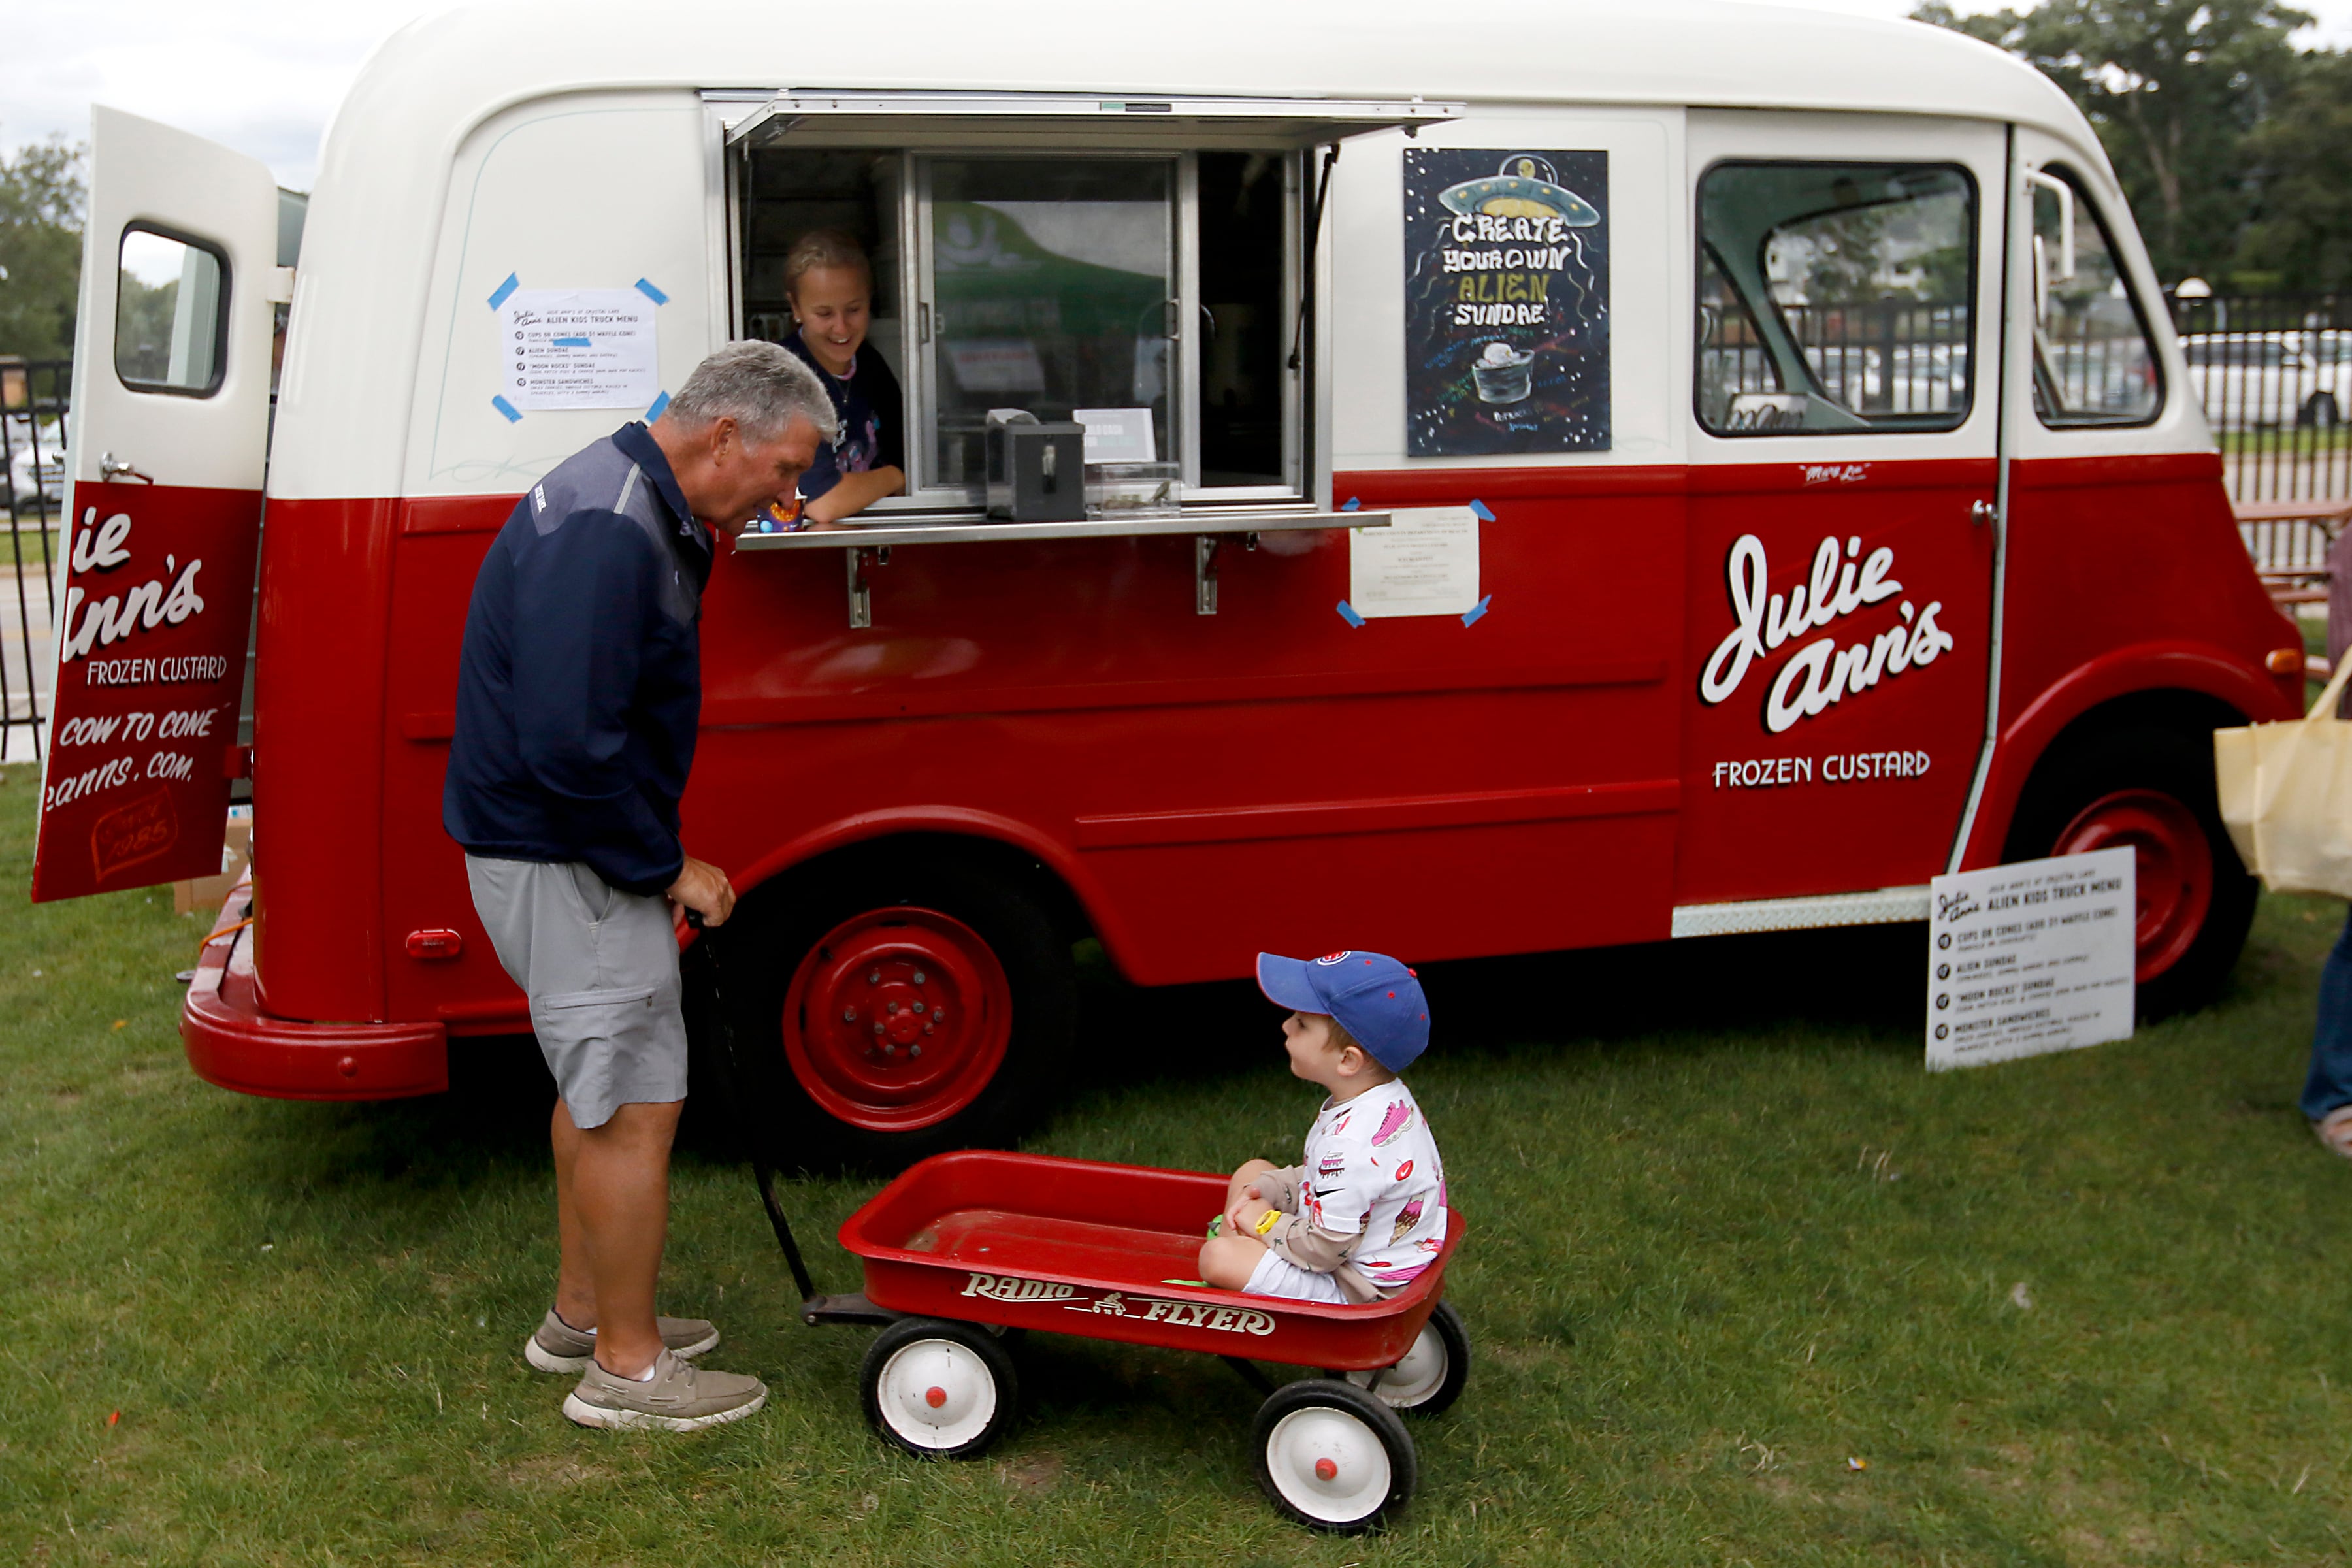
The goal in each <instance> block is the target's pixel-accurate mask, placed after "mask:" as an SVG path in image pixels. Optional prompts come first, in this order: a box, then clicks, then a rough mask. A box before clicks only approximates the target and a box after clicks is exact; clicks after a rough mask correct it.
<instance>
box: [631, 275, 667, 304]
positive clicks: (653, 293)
mask: <svg viewBox="0 0 2352 1568" xmlns="http://www.w3.org/2000/svg"><path fill="white" fill-rule="evenodd" d="M637 292H638V293H640V294H643V295H644V296H645V297H646V299H648V300H652V301H653V302H654V303H655V304H656V305H667V304H668V303H669V296H668V295H667V294H665V293H663V292H662V291H661V290H660V289H656V288H655V287H654V286H653V285H652V284H650V283H648V282H646V280H645V279H642V278H640V279H637Z"/></svg>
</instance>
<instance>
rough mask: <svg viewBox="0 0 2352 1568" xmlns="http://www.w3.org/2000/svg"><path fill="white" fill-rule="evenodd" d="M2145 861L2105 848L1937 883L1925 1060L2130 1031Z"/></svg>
mask: <svg viewBox="0 0 2352 1568" xmlns="http://www.w3.org/2000/svg"><path fill="white" fill-rule="evenodd" d="M2136 869H2137V857H2136V853H2135V852H2134V851H2132V850H2130V849H2101V850H2098V851H2096V852H2095V853H2093V854H2089V855H2065V856H2061V857H2059V858H2056V859H2053V860H2027V861H2023V862H2021V863H2020V864H2018V865H2014V866H1990V867H1987V868H1985V869H1983V870H1981V871H1963V872H1961V873H1960V874H1959V875H1958V876H1954V877H1938V878H1937V879H1935V880H1934V881H1933V882H1932V883H1930V884H1929V887H1928V896H1929V899H1930V907H1929V910H1928V920H1927V1068H1928V1070H1929V1071H1931V1072H1933V1071H1941V1070H1942V1069H1944V1068H1956V1067H1975V1066H1977V1065H1979V1063H1983V1062H2002V1061H2008V1060H2011V1058H2016V1057H2030V1056H2038V1055H2040V1054H2041V1053H2042V1052H2044V1051H2068V1050H2073V1049H2074V1048H2076V1047H2081V1046H2095V1045H2097V1044H2099V1043H2100V1042H2101V1041H2103V1040H2124V1039H2129V1038H2130V1037H2131V1032H2132V1005H2133V1001H2134V995H2133V978H2134V976H2133V965H2134V963H2135V949H2136V947H2137V942H2136V941H2135V927H2136V923H2137V921H2136V916H2137V905H2136V903H2135V901H2134V900H2135V886H2134V884H2135V880H2136V877H2135V872H2136Z"/></svg>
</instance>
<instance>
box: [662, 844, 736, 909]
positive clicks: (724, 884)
mask: <svg viewBox="0 0 2352 1568" xmlns="http://www.w3.org/2000/svg"><path fill="white" fill-rule="evenodd" d="M662 893H663V896H664V897H666V898H667V899H668V900H669V901H670V902H671V903H673V904H676V905H677V906H679V907H680V908H681V909H688V910H693V911H694V912H695V913H696V914H698V915H700V916H701V917H702V923H703V925H704V926H705V927H709V926H720V925H725V924H726V923H727V917H728V916H729V915H731V914H733V913H734V912H735V885H734V884H733V883H731V882H730V881H729V880H728V879H727V873H726V872H724V871H721V870H720V869H719V868H718V867H716V866H714V865H712V864H711V863H710V862H709V861H708V860H698V859H696V858H694V857H693V856H691V855H689V856H688V857H687V858H686V864H685V865H683V866H681V867H679V868H678V869H677V880H676V881H674V882H672V883H671V884H670V885H669V886H668V887H667V888H664V889H662Z"/></svg>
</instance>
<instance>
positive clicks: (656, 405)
mask: <svg viewBox="0 0 2352 1568" xmlns="http://www.w3.org/2000/svg"><path fill="white" fill-rule="evenodd" d="M668 406H669V394H668V393H667V392H665V393H663V394H662V395H660V396H659V397H656V398H655V399H654V401H653V406H652V407H650V408H648V409H646V424H648V425H650V424H652V423H653V422H654V421H655V420H656V419H658V418H660V417H661V416H662V410H663V409H665V408H667V407H668Z"/></svg>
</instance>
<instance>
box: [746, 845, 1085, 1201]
mask: <svg viewBox="0 0 2352 1568" xmlns="http://www.w3.org/2000/svg"><path fill="white" fill-rule="evenodd" d="M1044 891H1045V889H1043V888H1042V887H1039V886H1037V885H1035V883H1034V882H1033V881H1031V880H1030V879H1028V878H1024V876H1022V875H1021V874H1020V870H1019V868H1018V867H1017V866H1016V865H1014V864H1013V863H1011V862H1009V861H1008V862H1005V863H1001V864H991V863H988V862H986V861H983V860H973V859H969V858H964V857H962V856H960V855H958V854H956V853H955V852H954V851H952V850H945V851H942V850H940V849H938V848H936V847H906V848H897V847H893V848H890V849H887V850H884V851H882V852H880V853H878V854H866V855H860V856H857V857H856V858H854V859H853V860H851V861H847V862H845V863H844V864H841V865H839V866H837V867H835V868H830V869H825V870H821V871H818V872H816V873H814V874H813V875H810V876H806V877H801V878H794V879H787V880H785V881H784V882H782V884H781V885H777V886H772V887H771V888H768V889H761V890H760V891H759V892H756V893H754V894H753V895H752V896H751V897H750V898H747V899H746V900H744V901H743V903H742V904H740V905H739V906H738V908H737V910H736V915H735V919H734V921H731V922H730V928H731V929H727V930H723V931H721V932H720V933H719V935H720V937H721V940H722V941H723V942H724V943H725V946H724V952H723V956H724V959H725V965H726V967H725V977H724V992H725V1000H726V1005H727V1007H728V1010H729V1014H730V1020H731V1022H732V1025H733V1029H734V1035H735V1040H736V1047H737V1051H738V1053H739V1055H738V1060H739V1061H740V1063H741V1066H742V1072H741V1075H740V1092H742V1093H743V1094H744V1095H745V1096H746V1097H747V1102H746V1103H745V1104H744V1105H743V1106H742V1107H740V1110H741V1120H742V1121H743V1123H744V1128H745V1134H746V1135H747V1136H749V1137H752V1138H756V1139H758V1140H760V1142H761V1144H762V1145H763V1147H764V1148H765V1150H766V1152H767V1153H768V1157H769V1159H770V1162H771V1163H773V1164H774V1165H776V1166H777V1167H778V1168H779V1169H783V1170H796V1169H797V1170H827V1169H836V1168H840V1167H843V1166H852V1167H856V1168H859V1169H864V1170H874V1171H896V1170H898V1169H901V1168H903V1167H905V1166H907V1165H908V1164H911V1163H914V1162H915V1161H917V1160H919V1159H922V1158H924V1157H925V1156H927V1155H929V1154H934V1153H938V1152H940V1151H942V1150H947V1149H963V1148H982V1147H1001V1146H1003V1144H1004V1143H1006V1142H1009V1141H1010V1140H1011V1139H1012V1138H1013V1136H1014V1135H1016V1134H1017V1133H1018V1132H1019V1131H1021V1130H1022V1129H1023V1128H1024V1126H1026V1125H1027V1123H1028V1121H1029V1119H1030V1118H1031V1117H1032V1116H1033V1115H1034V1114H1035V1112H1036V1111H1037V1110H1039V1109H1040V1108H1041V1107H1042V1106H1044V1105H1045V1103H1046V1102H1047V1100H1048V1099H1049V1097H1050V1094H1051V1091H1052V1089H1054V1087H1055V1084H1057V1083H1058V1082H1059V1081H1060V1079H1061V1076H1062V1068H1063V1065H1064V1063H1065V1062H1066V1060H1067V1058H1068V1055H1069V1050H1070V1045H1071V1041H1072V1039H1073V1037H1074V1036H1075V1034H1076V1019H1077V985H1076V970H1075V965H1074V964H1073V963H1072V960H1071V956H1070V936H1069V933H1068V932H1067V931H1065V930H1064V929H1062V927H1061V925H1060V923H1059V922H1058V921H1056V920H1055V918H1054V916H1053V914H1052V912H1051V911H1050V910H1049V908H1048V905H1047V903H1046V900H1045V898H1043V897H1041V896H1040V895H1041V894H1042V893H1043V892H1044Z"/></svg>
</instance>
